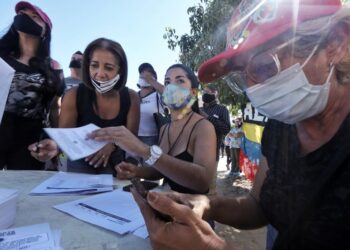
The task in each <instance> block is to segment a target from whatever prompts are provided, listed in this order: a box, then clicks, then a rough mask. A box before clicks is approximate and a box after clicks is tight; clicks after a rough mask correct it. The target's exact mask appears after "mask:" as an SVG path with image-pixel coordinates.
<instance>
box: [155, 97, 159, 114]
mask: <svg viewBox="0 0 350 250" xmlns="http://www.w3.org/2000/svg"><path fill="white" fill-rule="evenodd" d="M158 98H159V97H158V92H156V99H157V110H158V113H159V100H158Z"/></svg>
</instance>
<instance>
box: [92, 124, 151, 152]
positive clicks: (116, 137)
mask: <svg viewBox="0 0 350 250" xmlns="http://www.w3.org/2000/svg"><path fill="white" fill-rule="evenodd" d="M88 138H89V139H94V140H97V141H108V142H111V143H115V144H116V145H117V146H119V147H120V148H121V149H123V150H124V151H126V152H128V153H129V154H131V155H133V156H141V157H143V158H144V159H145V158H146V159H147V158H148V157H149V152H150V150H149V146H148V145H146V144H144V143H143V142H142V141H140V140H139V139H138V138H137V137H136V136H135V135H134V134H133V133H131V132H130V130H128V129H127V128H126V127H124V126H118V127H107V128H101V129H97V130H95V131H93V132H92V133H90V134H88Z"/></svg>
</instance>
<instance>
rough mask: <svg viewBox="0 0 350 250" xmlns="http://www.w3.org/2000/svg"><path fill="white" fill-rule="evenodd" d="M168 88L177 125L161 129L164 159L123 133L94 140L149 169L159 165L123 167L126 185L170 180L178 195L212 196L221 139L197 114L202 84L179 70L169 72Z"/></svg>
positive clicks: (101, 133) (104, 132) (98, 134)
mask: <svg viewBox="0 0 350 250" xmlns="http://www.w3.org/2000/svg"><path fill="white" fill-rule="evenodd" d="M165 85H166V86H165V89H164V92H163V94H162V98H163V101H164V103H165V104H166V105H167V107H168V108H169V109H170V110H171V122H170V123H169V124H167V125H164V126H163V127H162V128H161V131H160V135H161V136H160V143H159V145H160V149H159V148H158V155H157V154H155V153H154V152H152V151H153V150H156V149H157V147H156V146H151V147H149V146H148V145H145V144H144V143H142V142H141V141H140V140H138V139H137V138H136V137H135V136H133V135H132V134H131V133H130V132H129V131H127V130H126V129H125V128H122V127H114V128H105V129H100V130H97V131H95V132H94V133H92V134H91V135H90V136H91V138H96V139H99V140H107V141H110V142H115V143H116V144H118V145H119V146H120V147H121V148H122V149H124V150H126V151H128V152H129V153H131V154H133V155H137V156H140V157H142V158H143V159H144V160H145V161H146V163H148V162H152V161H153V164H151V165H152V167H136V166H135V165H132V164H130V163H125V162H122V163H121V164H119V165H118V166H117V168H116V169H117V173H118V178H120V179H129V178H133V177H139V178H144V179H160V178H163V177H164V178H165V180H166V182H167V183H168V184H169V186H170V188H171V189H172V190H175V191H178V192H183V193H207V192H208V190H209V186H210V184H211V181H212V179H213V177H214V175H215V174H216V171H215V170H216V160H215V152H216V135H215V130H214V127H213V126H212V124H211V123H210V122H209V121H207V120H206V119H204V118H203V117H202V116H201V115H199V113H197V112H198V110H199V109H198V103H197V102H196V94H197V90H198V85H199V83H198V80H197V78H196V76H195V75H194V73H193V72H192V71H191V70H190V69H189V68H188V67H186V66H184V65H182V64H175V65H173V66H171V67H170V68H169V69H168V70H167V73H166V75H165ZM194 111H197V112H194ZM160 151H162V152H160Z"/></svg>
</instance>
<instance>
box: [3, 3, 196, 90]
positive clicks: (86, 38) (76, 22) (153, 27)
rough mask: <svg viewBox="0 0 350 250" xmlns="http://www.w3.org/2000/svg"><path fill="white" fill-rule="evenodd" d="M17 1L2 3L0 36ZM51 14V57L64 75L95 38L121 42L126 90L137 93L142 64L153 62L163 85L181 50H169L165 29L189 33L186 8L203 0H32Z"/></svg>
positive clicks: (7, 26)
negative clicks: (168, 70) (125, 61)
mask: <svg viewBox="0 0 350 250" xmlns="http://www.w3.org/2000/svg"><path fill="white" fill-rule="evenodd" d="M17 2H19V1H18V0H16V1H15V0H1V1H0V10H1V15H0V36H2V34H3V33H4V32H6V31H7V29H8V28H9V26H10V25H11V23H12V21H13V17H14V16H15V10H14V9H15V5H16V3H17ZM29 2H30V3H32V4H34V5H37V6H38V7H40V8H41V9H42V10H43V11H45V12H46V14H48V16H49V17H50V19H51V22H52V24H53V29H52V40H51V57H52V58H54V59H55V60H56V61H58V62H59V63H60V64H61V66H62V68H63V70H64V74H65V76H69V74H70V71H69V68H68V65H69V61H70V58H71V55H72V54H73V53H74V52H75V51H77V50H81V51H82V52H83V51H84V49H85V48H86V46H87V45H88V44H89V43H90V42H91V41H93V40H94V39H96V38H99V37H106V38H109V39H112V40H114V41H117V42H119V43H120V44H121V45H122V47H123V48H124V50H125V53H126V56H127V58H128V67H129V69H128V70H129V71H128V82H127V86H128V87H130V88H132V89H134V90H137V89H138V88H137V87H136V83H137V81H138V66H139V65H140V64H141V63H143V62H149V63H151V64H152V65H153V67H154V69H155V70H156V72H157V75H158V80H159V81H160V82H161V83H162V82H163V79H164V75H165V71H166V69H167V68H168V67H169V66H171V65H172V64H174V63H176V62H178V53H179V52H178V51H171V50H170V49H168V47H167V41H166V40H165V39H163V35H164V34H165V28H166V27H172V28H175V29H176V31H177V33H178V34H181V35H182V34H184V33H189V32H190V24H189V19H188V18H189V16H188V14H187V8H188V7H191V6H193V5H196V4H197V3H199V2H200V1H199V0H176V1H174V0H31V1H29Z"/></svg>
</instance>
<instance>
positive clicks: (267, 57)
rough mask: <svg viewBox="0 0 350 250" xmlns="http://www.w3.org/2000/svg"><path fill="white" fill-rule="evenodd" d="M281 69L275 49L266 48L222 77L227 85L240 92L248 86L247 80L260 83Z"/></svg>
mask: <svg viewBox="0 0 350 250" xmlns="http://www.w3.org/2000/svg"><path fill="white" fill-rule="evenodd" d="M280 71H281V64H280V60H279V59H278V55H277V50H276V49H274V50H268V51H264V52H262V53H259V54H257V55H255V56H254V57H252V58H251V59H250V60H249V61H248V64H247V66H246V67H245V68H244V69H242V70H235V71H232V72H230V73H229V74H228V75H226V76H225V77H224V80H225V81H226V83H227V84H228V85H229V87H230V88H231V89H232V90H233V91H235V92H240V93H242V92H243V91H245V90H246V89H247V88H248V87H249V86H248V80H250V81H252V82H254V83H262V82H264V81H266V80H267V79H269V78H271V77H273V76H275V75H277V74H278V73H279V72H280Z"/></svg>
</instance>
